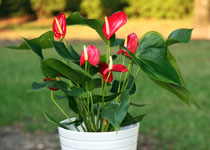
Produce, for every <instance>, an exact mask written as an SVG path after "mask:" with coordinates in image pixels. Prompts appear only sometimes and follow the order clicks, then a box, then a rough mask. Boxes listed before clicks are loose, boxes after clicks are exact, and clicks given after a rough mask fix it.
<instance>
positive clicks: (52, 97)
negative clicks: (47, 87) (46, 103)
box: [50, 91, 79, 131]
mask: <svg viewBox="0 0 210 150" xmlns="http://www.w3.org/2000/svg"><path fill="white" fill-rule="evenodd" d="M50 96H51V100H52V101H53V103H54V104H55V105H56V106H57V107H58V109H59V110H60V111H61V112H62V113H63V114H64V116H65V117H66V118H67V119H68V120H69V122H70V123H72V120H71V119H70V117H69V116H68V115H67V114H66V113H65V111H64V110H63V109H62V108H61V107H60V106H59V105H58V103H57V102H56V101H55V98H54V92H53V91H51V94H50ZM74 127H75V128H76V129H77V131H79V129H78V128H77V126H75V125H74Z"/></svg>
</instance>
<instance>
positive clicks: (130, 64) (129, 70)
mask: <svg viewBox="0 0 210 150" xmlns="http://www.w3.org/2000/svg"><path fill="white" fill-rule="evenodd" d="M130 67H131V60H130V62H129V65H128V71H127V72H126V74H125V77H124V81H123V85H122V88H121V91H122V90H123V87H124V85H125V83H126V79H127V76H128V73H129V71H130Z"/></svg>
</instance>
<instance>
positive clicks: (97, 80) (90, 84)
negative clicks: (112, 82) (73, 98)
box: [87, 78, 102, 91]
mask: <svg viewBox="0 0 210 150" xmlns="http://www.w3.org/2000/svg"><path fill="white" fill-rule="evenodd" d="M87 85H88V89H87V90H89V91H92V90H93V89H95V88H99V87H101V85H102V82H101V78H95V79H93V80H90V81H88V82H87Z"/></svg>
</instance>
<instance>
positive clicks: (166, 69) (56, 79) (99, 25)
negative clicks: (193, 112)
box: [9, 11, 200, 150]
mask: <svg viewBox="0 0 210 150" xmlns="http://www.w3.org/2000/svg"><path fill="white" fill-rule="evenodd" d="M126 23H127V16H126V13H125V12H122V11H119V12H116V13H114V14H112V15H111V16H110V17H108V18H107V17H105V21H104V20H100V19H86V18H83V17H82V16H81V15H80V14H79V13H78V12H75V13H72V14H71V15H70V16H69V17H67V18H66V17H65V14H64V13H63V14H60V15H58V16H57V17H55V19H54V21H53V31H48V32H46V33H44V34H42V35H41V36H40V37H38V38H35V39H31V40H28V39H26V38H23V39H24V42H23V43H22V44H20V45H19V46H9V48H12V49H20V50H28V49H30V50H32V51H33V52H35V53H36V54H37V55H38V56H39V57H40V68H41V71H42V73H43V75H44V76H45V77H44V79H43V80H44V81H43V82H41V83H40V82H39V83H38V82H34V83H33V84H32V86H31V89H30V90H31V91H34V90H41V89H44V88H49V89H50V91H51V100H52V102H53V103H54V104H55V105H56V106H57V108H58V109H59V110H60V111H61V112H62V113H63V115H64V116H65V117H66V118H67V119H66V120H63V121H57V120H55V119H54V118H53V117H52V116H50V115H49V114H48V113H47V112H44V114H45V116H46V118H47V119H48V120H49V121H50V122H52V123H53V124H55V125H56V126H58V131H59V135H60V141H61V147H62V150H77V149H80V150H87V149H90V150H93V149H94V150H100V149H103V150H104V149H107V150H108V149H112V150H135V149H136V146H137V137H138V130H139V122H140V121H141V120H142V119H143V117H144V116H145V114H140V115H136V116H132V115H131V114H130V113H129V107H130V106H133V107H136V108H137V107H144V106H145V105H144V104H134V103H133V102H131V101H130V99H129V97H130V95H132V94H134V93H135V91H136V84H138V83H136V79H137V78H138V76H139V73H140V71H141V72H144V73H145V74H146V75H147V76H148V77H149V78H150V79H151V80H152V81H154V82H155V83H156V84H158V85H159V86H160V87H162V88H164V89H166V90H168V91H170V92H172V93H174V94H175V95H176V96H178V98H179V99H180V100H181V101H183V102H184V103H186V104H187V105H190V103H192V104H194V105H195V106H196V107H197V108H198V109H200V107H199V105H198V104H197V103H196V100H195V98H194V97H193V96H192V94H191V93H190V91H189V90H188V89H187V88H186V86H185V83H184V81H183V78H182V75H181V72H180V70H179V67H178V65H177V63H176V60H175V58H174V57H173V55H172V54H171V52H170V50H169V46H170V45H172V44H176V43H187V42H189V41H190V38H191V32H192V29H177V30H175V31H173V32H172V33H171V34H170V35H169V36H168V38H167V39H165V38H164V37H163V36H162V35H161V34H160V33H158V32H155V31H151V32H147V33H146V34H145V35H143V37H141V39H140V40H139V41H138V38H137V35H136V34H135V33H132V32H131V33H130V34H129V35H127V37H126V38H125V39H118V38H116V35H115V32H116V31H117V30H119V29H120V28H121V27H122V26H123V25H125V24H126ZM72 25H85V26H88V27H90V28H93V29H94V30H95V31H96V32H97V33H98V34H99V36H100V37H101V38H102V40H103V41H104V42H105V44H106V45H107V51H106V54H105V55H101V54H100V53H101V51H102V50H99V49H98V48H97V47H95V46H94V45H87V46H84V49H83V51H82V53H81V54H78V52H77V51H76V50H75V49H74V48H73V46H72V45H69V44H67V42H66V40H65V35H66V27H67V26H72ZM116 46H118V47H119V51H118V53H117V55H116V54H114V55H113V52H112V51H111V48H112V47H116ZM48 48H54V49H55V50H56V52H57V54H58V55H59V56H61V60H58V59H56V58H47V59H46V58H45V57H44V56H43V54H42V50H43V49H48ZM116 57H120V58H122V64H115V63H114V60H115V58H116ZM126 61H127V62H129V65H128V66H126V65H125V64H126V63H125V62H126ZM134 65H136V66H137V67H138V69H137V70H134V69H133V67H134ZM115 73H117V74H118V76H119V78H116V79H114V77H113V74H115ZM57 91H62V93H63V95H58V94H56V92H57ZM57 99H66V100H67V101H68V103H69V108H70V109H71V110H72V111H73V112H74V114H75V117H74V118H70V117H69V113H67V112H65V111H64V110H63V109H62V108H61V106H59V105H58V103H57ZM138 109H139V108H138Z"/></svg>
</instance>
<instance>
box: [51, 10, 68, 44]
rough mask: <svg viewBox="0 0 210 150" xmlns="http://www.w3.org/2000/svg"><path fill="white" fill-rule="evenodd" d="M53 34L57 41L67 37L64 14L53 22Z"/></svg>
mask: <svg viewBox="0 0 210 150" xmlns="http://www.w3.org/2000/svg"><path fill="white" fill-rule="evenodd" d="M53 32H54V37H55V38H56V39H58V40H59V39H60V38H61V37H65V35H66V16H65V14H64V13H62V14H60V15H58V16H57V17H56V18H55V19H54V21H53Z"/></svg>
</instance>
